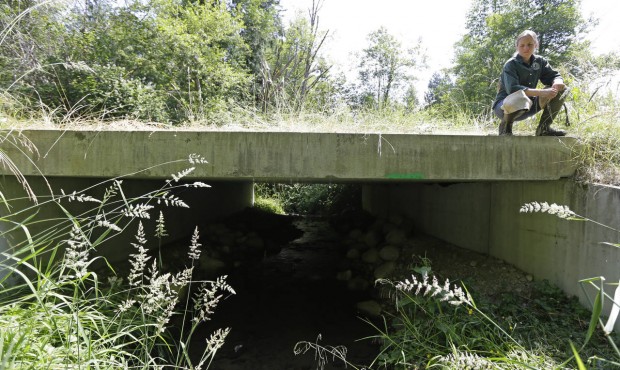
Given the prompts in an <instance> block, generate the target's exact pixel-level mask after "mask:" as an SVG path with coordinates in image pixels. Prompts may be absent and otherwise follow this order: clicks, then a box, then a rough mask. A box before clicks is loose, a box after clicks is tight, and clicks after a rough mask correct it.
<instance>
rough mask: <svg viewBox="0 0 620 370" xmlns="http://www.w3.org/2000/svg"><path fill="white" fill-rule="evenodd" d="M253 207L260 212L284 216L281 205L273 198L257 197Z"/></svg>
mask: <svg viewBox="0 0 620 370" xmlns="http://www.w3.org/2000/svg"><path fill="white" fill-rule="evenodd" d="M254 207H255V208H258V209H259V210H261V211H265V212H268V213H275V214H277V215H284V214H286V212H285V211H284V208H282V205H281V204H280V203H279V202H278V200H277V199H274V198H263V197H257V198H256V199H254Z"/></svg>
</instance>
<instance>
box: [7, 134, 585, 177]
mask: <svg viewBox="0 0 620 370" xmlns="http://www.w3.org/2000/svg"><path fill="white" fill-rule="evenodd" d="M22 133H23V135H24V136H25V137H26V138H28V139H30V140H31V141H32V142H33V143H34V145H35V146H36V148H38V152H39V155H38V156H36V155H29V156H28V158H25V157H24V155H22V153H21V151H22V150H23V149H22V148H18V147H16V146H11V145H6V144H7V143H5V144H4V145H2V150H3V151H4V152H5V153H6V154H7V156H8V157H9V158H11V159H12V160H13V161H15V162H16V164H17V166H18V168H20V170H21V171H22V173H24V175H26V176H30V175H32V176H38V175H40V174H43V175H45V176H59V177H79V178H83V177H99V178H108V177H116V176H125V175H128V174H134V175H133V177H135V178H151V179H153V178H168V177H170V175H171V174H172V173H173V172H174V171H176V170H178V169H180V168H183V167H186V166H187V162H185V163H182V162H175V163H170V162H171V161H175V160H178V159H184V158H188V156H189V155H190V154H192V153H194V154H198V155H201V156H202V157H204V158H205V159H206V160H207V161H208V162H209V163H208V164H207V165H204V166H202V165H201V166H196V170H195V171H194V172H193V173H191V174H190V175H188V178H190V179H201V180H227V181H270V182H282V181H284V182H291V181H292V182H300V181H305V182H350V181H356V182H383V181H397V182H403V181H405V182H408V181H424V182H438V181H452V182H454V181H468V182H469V181H506V180H512V181H517V180H519V181H520V180H557V179H560V178H564V177H570V176H571V175H572V174H573V173H574V171H575V164H574V163H573V161H572V160H571V159H572V158H571V148H572V147H573V146H574V145H575V143H576V141H575V139H573V138H561V139H554V138H547V137H497V136H445V135H444V136H433V135H403V134H384V135H382V134H350V133H348V134H344V133H340V134H335V133H293V132H210V131H62V130H28V131H23V132H22ZM31 159H32V161H31ZM156 165H157V166H156ZM153 166H156V167H153ZM146 168H148V169H146ZM145 169H146V170H145ZM2 171H4V172H3V173H4V174H10V173H8V172H7V170H6V169H4V170H2Z"/></svg>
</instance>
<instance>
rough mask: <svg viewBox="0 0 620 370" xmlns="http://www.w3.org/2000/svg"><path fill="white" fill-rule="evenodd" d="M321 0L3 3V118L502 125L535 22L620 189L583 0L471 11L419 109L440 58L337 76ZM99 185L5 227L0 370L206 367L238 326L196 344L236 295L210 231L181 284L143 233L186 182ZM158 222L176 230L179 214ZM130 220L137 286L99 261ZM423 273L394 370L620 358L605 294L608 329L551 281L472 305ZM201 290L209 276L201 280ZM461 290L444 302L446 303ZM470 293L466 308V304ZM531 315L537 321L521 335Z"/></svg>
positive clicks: (375, 127)
mask: <svg viewBox="0 0 620 370" xmlns="http://www.w3.org/2000/svg"><path fill="white" fill-rule="evenodd" d="M321 4H322V0H317V1H315V2H314V3H313V6H312V8H311V9H310V11H309V12H308V15H307V16H304V15H301V14H300V15H298V16H297V17H296V18H294V20H293V21H292V22H291V23H290V24H283V22H282V19H281V15H280V9H279V5H278V1H277V0H266V1H264V0H231V1H219V0H204V1H193V0H151V1H140V0H127V1H125V2H123V3H122V4H121V3H119V2H116V1H112V0H94V1H87V2H80V1H60V0H58V1H56V0H23V1H7V2H3V3H2V4H0V127H3V128H13V127H20V126H21V127H28V126H48V127H71V126H78V127H79V126H86V125H92V126H95V127H98V128H101V127H104V128H105V127H119V126H120V127H127V126H129V127H133V126H132V125H151V126H156V127H163V128H178V127H193V128H201V129H208V128H223V129H244V130H300V131H329V132H340V131H354V132H365V133H366V132H379V133H385V132H398V133H401V132H402V133H424V134H429V133H446V132H450V133H455V132H470V133H482V134H487V133H490V132H492V133H495V132H496V125H497V122H496V120H495V119H494V118H493V116H492V113H491V112H490V101H491V100H492V98H493V96H494V94H495V88H496V87H495V85H496V80H497V77H498V75H499V72H500V69H501V65H502V63H503V62H504V61H505V60H506V59H507V58H508V57H509V56H510V55H511V54H512V52H513V47H512V40H513V39H514V36H515V35H516V34H518V33H519V32H520V31H521V30H523V29H526V28H529V29H534V30H535V31H536V32H538V34H539V36H540V39H541V46H540V52H541V53H542V54H545V55H547V56H549V57H550V58H551V59H552V60H553V61H554V66H555V67H557V68H558V69H560V70H561V71H562V73H563V76H565V79H566V82H567V84H568V86H569V87H570V93H571V96H570V98H569V101H568V104H567V109H566V112H565V113H563V114H562V115H561V116H560V117H559V118H558V123H560V122H562V121H565V122H567V123H570V133H571V135H572V136H575V137H577V139H578V141H579V145H578V146H576V147H575V148H572V149H573V150H574V155H575V160H576V161H578V163H580V169H579V171H578V177H577V179H578V180H583V181H589V182H599V183H606V184H620V180H619V179H620V145H619V144H620V126H619V125H620V123H619V121H618V114H619V112H620V103H619V102H618V99H617V86H616V85H613V84H614V83H615V82H613V81H614V80H613V79H612V78H610V76H614V75H615V76H617V75H618V71H619V70H620V58H619V57H618V55H615V54H611V55H604V56H598V57H595V56H593V55H591V54H590V53H589V51H588V44H587V42H586V41H584V40H583V37H582V36H583V35H584V34H585V33H586V32H588V27H590V25H591V24H593V22H590V21H589V20H586V19H583V17H582V15H581V14H580V13H579V10H578V9H579V1H578V0H536V1H525V0H499V1H498V0H475V1H473V6H472V8H471V10H470V12H469V13H468V14H467V28H468V32H467V34H465V35H464V36H463V38H462V39H461V40H460V41H459V43H458V44H457V47H456V50H455V56H454V57H455V66H454V67H453V68H451V69H448V70H442V71H435V74H434V77H433V79H432V80H431V82H430V83H429V86H428V91H427V92H426V93H425V95H424V102H419V101H418V100H417V98H416V96H417V95H416V92H415V89H414V88H413V85H412V81H414V80H415V78H416V74H417V73H418V72H419V71H420V69H421V68H424V67H425V64H424V56H423V53H422V52H421V50H420V49H419V48H413V49H411V50H404V49H403V48H402V45H401V44H400V42H399V41H398V40H396V39H395V38H394V36H392V35H390V34H389V32H388V31H387V30H386V29H384V28H380V29H378V30H376V31H374V32H372V33H371V34H369V35H368V42H369V44H368V46H367V47H366V48H364V49H363V50H361V53H360V54H359V60H358V63H357V65H358V67H359V70H358V71H357V72H358V75H359V76H360V77H361V82H355V81H347V79H346V77H345V76H342V75H335V74H332V73H331V69H332V66H331V65H330V64H329V63H328V61H327V60H326V59H325V58H324V57H323V56H322V50H323V48H324V46H325V44H326V43H327V42H328V33H327V32H326V31H322V30H321V29H320V27H319V22H318V20H319V12H320V5H321ZM614 92H615V94H614ZM535 125H536V123H535V122H533V121H532V120H528V121H524V122H521V123H518V124H517V125H516V127H515V132H516V133H517V134H519V133H528V134H530V133H532V132H533V131H534V127H535ZM5 140H10V141H12V142H13V143H15V144H17V143H23V142H24V141H23V140H22V139H21V138H19V139H15V138H8V137H7V138H4V139H3V142H8V141H5ZM12 145H13V144H12ZM1 154H2V151H1V150H0V155H1ZM190 161H196V158H195V157H192V158H190ZM0 162H1V163H2V164H3V165H5V166H8V167H9V168H11V169H12V170H14V172H15V175H16V177H17V179H18V180H20V181H21V182H22V183H23V185H24V187H25V188H26V189H27V190H28V189H29V188H28V185H27V183H26V182H25V179H24V178H22V177H20V175H19V169H15V168H13V167H11V161H10V158H6V156H0ZM179 175H182V174H179ZM101 186H102V187H104V188H105V189H104V191H102V192H101V193H102V194H103V196H102V197H99V198H95V197H94V196H91V195H88V194H86V193H82V192H77V193H73V194H69V195H67V194H54V195H52V197H50V198H44V199H39V200H38V202H39V204H38V205H32V206H27V207H25V208H14V209H13V210H11V211H9V214H8V215H7V216H5V217H3V218H2V219H0V222H2V224H5V225H6V227H7V228H6V229H2V230H3V231H2V232H1V233H0V237H2V238H7V237H9V236H10V235H12V234H14V233H16V232H23V233H24V234H25V235H27V237H26V239H25V240H24V242H23V243H20V244H18V245H16V246H14V249H13V250H11V251H10V253H7V254H5V255H4V256H3V259H2V260H1V262H0V264H1V266H0V267H2V269H3V270H6V271H9V273H8V275H5V276H3V277H2V280H1V281H0V282H1V283H2V288H3V292H2V295H0V367H2V368H19V367H25V368H33V369H38V368H60V367H62V368H70V367H82V366H85V367H87V368H102V369H112V368H136V369H137V368H142V369H144V368H155V367H156V366H159V365H169V366H174V367H176V368H198V367H200V366H199V364H201V365H205V366H208V363H209V361H210V360H211V359H212V358H213V356H214V355H215V353H216V352H217V350H218V348H219V347H220V346H221V345H222V343H223V340H224V338H225V336H226V333H227V330H226V329H223V330H219V331H216V332H214V333H213V335H212V336H211V337H210V340H209V342H208V343H207V345H206V349H205V350H204V351H200V353H199V356H194V354H195V353H196V352H193V351H190V349H189V343H190V340H191V337H192V334H193V333H194V330H195V329H196V327H197V326H198V325H200V323H201V322H202V321H204V320H206V319H207V318H208V316H209V315H210V314H211V313H212V310H213V309H214V308H215V305H216V304H217V302H218V300H219V299H221V298H222V297H223V295H224V294H232V293H234V291H233V290H232V288H231V287H229V286H228V285H227V284H226V282H225V281H224V280H222V279H219V280H217V281H206V282H197V281H194V278H193V273H194V271H193V268H192V267H191V266H193V261H194V260H195V259H196V258H198V257H197V255H198V253H199V252H198V246H199V244H198V242H197V235H196V236H195V239H193V240H192V241H190V242H189V243H188V244H189V246H188V249H189V252H188V261H189V264H190V267H188V268H187V269H186V270H184V271H182V272H180V273H178V274H170V273H165V272H163V271H160V270H159V269H158V266H157V264H155V265H152V266H151V262H152V261H156V258H154V257H149V256H148V255H146V253H145V243H146V238H147V237H146V235H145V233H144V230H143V228H142V227H140V226H139V225H137V220H138V219H140V218H143V217H146V215H147V214H150V213H151V212H152V209H153V203H156V202H157V201H160V202H162V203H166V204H170V205H176V206H183V204H184V203H183V202H182V200H181V199H178V198H176V197H175V196H173V195H172V193H170V190H171V189H172V188H171V187H170V186H175V185H173V183H167V185H166V186H165V187H164V188H162V189H158V190H157V191H154V192H152V193H149V194H147V195H145V196H142V197H140V198H135V199H128V198H126V197H125V196H124V194H123V191H122V183H121V181H120V180H118V179H116V180H113V181H112V182H109V183H106V184H102V185H101ZM193 186H196V187H200V186H202V185H201V184H200V183H194V184H193ZM358 190H359V189H358V188H356V187H354V186H341V185H339V186H336V185H332V184H319V185H303V184H293V185H282V184H280V185H266V184H262V185H257V193H258V194H259V197H258V198H257V199H256V203H255V204H256V207H257V208H259V209H261V210H266V211H270V212H273V213H278V214H282V213H293V214H332V213H333V212H334V211H335V210H344V209H346V208H347V207H350V206H351V205H353V204H357V202H356V201H355V200H356V199H357V198H356V197H358V196H359V192H358ZM0 195H2V194H1V193H0ZM30 195H34V194H33V193H30ZM1 200H2V204H1V205H2V206H7V205H9V204H10V203H12V201H13V200H10V199H5V198H4V196H3V195H2V199H1ZM69 201H73V202H75V201H79V202H90V203H92V204H93V208H92V209H90V210H89V211H87V212H85V213H79V214H73V213H72V212H70V207H68V206H67V205H66V203H68V202H69ZM42 205H45V206H55V207H60V209H62V210H63V211H64V212H65V213H66V215H67V217H66V218H65V219H63V220H46V221H41V220H37V219H36V218H35V215H36V213H37V210H38V209H39V208H38V207H40V206H42ZM48 223H49V225H48V226H45V227H42V228H41V226H40V225H42V224H48ZM160 226H161V227H160V228H158V231H159V234H158V235H159V237H161V236H162V235H163V233H164V229H163V222H162V223H160ZM31 229H32V230H34V229H38V230H42V231H40V232H30V230H31ZM133 229H137V235H136V239H135V241H134V243H133V247H135V249H136V250H135V253H134V254H133V258H132V266H133V269H132V271H131V274H130V276H128V281H127V282H124V283H122V282H120V280H118V278H117V277H116V276H115V274H114V272H113V271H111V270H110V269H109V268H106V264H105V263H104V262H105V261H103V260H102V259H101V258H98V257H95V256H94V254H93V252H94V250H95V249H96V247H97V246H99V245H101V244H102V243H104V242H106V243H107V242H109V240H110V239H112V238H114V237H116V236H118V235H120V233H121V232H127V231H128V230H133ZM147 262H148V264H147ZM95 266H97V269H95ZM425 271H426V273H427V274H426V275H418V277H417V279H418V280H415V281H406V280H405V281H402V282H396V283H394V284H393V286H392V288H393V294H394V297H395V307H394V312H393V316H392V317H390V318H389V319H386V322H385V325H384V326H377V330H378V333H379V334H378V337H379V338H381V339H382V340H383V341H384V343H385V346H384V348H383V349H384V351H383V353H382V354H381V355H380V356H379V358H378V359H377V364H381V365H382V366H388V367H397V368H398V366H403V367H404V368H417V367H419V366H428V367H437V368H465V366H470V367H471V368H550V367H560V366H564V365H565V364H563V361H568V360H572V359H573V358H574V360H572V361H573V362H574V363H573V362H571V364H572V365H566V366H574V364H577V366H579V367H580V363H579V361H581V360H580V356H581V357H584V358H587V360H586V363H588V362H589V366H594V367H596V366H600V367H601V368H604V367H606V366H608V365H610V366H611V365H614V363H612V362H609V361H616V362H618V361H619V360H618V357H620V356H619V355H618V352H617V350H615V351H614V350H609V348H608V347H604V348H603V346H604V344H605V342H604V340H603V339H610V340H611V342H610V343H611V345H613V343H614V340H615V341H616V342H617V338H616V337H614V336H607V338H600V337H599V335H598V334H595V333H594V330H593V328H596V323H597V322H598V320H599V319H600V318H599V317H598V316H597V315H596V313H597V312H598V313H600V311H597V309H596V308H597V307H598V305H599V303H598V302H600V300H601V299H602V298H600V297H604V295H603V294H601V293H600V290H599V293H598V295H596V297H595V298H594V299H593V301H592V302H593V308H594V312H595V315H594V316H593V319H592V320H591V321H590V322H594V326H592V324H590V326H587V320H586V321H585V323H586V325H584V326H577V325H573V326H572V327H571V325H572V324H571V323H575V322H579V321H580V319H579V318H581V317H587V316H586V314H585V313H584V312H583V311H582V310H581V309H580V308H579V307H578V306H577V305H576V304H575V302H572V301H567V299H565V297H563V296H562V295H561V294H560V293H559V292H557V291H556V290H553V289H551V288H549V287H548V286H541V287H540V292H539V293H540V296H536V297H533V301H531V302H527V304H528V306H527V308H528V309H527V310H524V309H522V308H523V305H524V302H520V301H519V302H518V301H513V299H514V297H512V296H504V297H500V299H499V300H498V301H495V302H485V301H479V300H478V299H477V298H476V300H474V299H473V298H472V297H471V296H470V295H468V294H467V293H466V292H462V291H460V290H459V289H460V287H459V286H456V287H455V286H454V285H446V286H444V285H440V284H439V283H438V282H435V281H433V278H432V276H430V275H428V273H429V271H430V270H428V269H427V270H425ZM105 275H110V277H111V278H112V279H111V280H109V281H108V280H105V279H104V276H105ZM596 282H598V281H596V280H587V281H584V282H583V283H584V284H588V285H592V284H594V283H596ZM200 283H204V285H201V287H196V286H195V285H199V284H200ZM594 286H595V287H597V286H599V285H596V284H594ZM418 287H420V288H424V289H425V290H426V289H429V290H428V291H429V295H431V296H430V297H429V296H420V295H419V294H418V293H416V290H417V288H418ZM192 289H193V290H192ZM192 293H197V295H196V294H194V295H192ZM446 297H449V298H448V299H447V302H440V301H441V300H442V299H444V298H446ZM455 297H456V298H455ZM454 299H456V300H457V301H458V302H457V301H453V303H459V305H457V306H455V305H453V304H450V300H454ZM190 302H191V303H190ZM190 304H191V306H189V305H190ZM557 305H562V306H570V307H571V309H572V310H573V314H574V315H571V317H561V316H560V317H553V319H549V317H548V316H545V315H548V313H549V312H556V310H555V308H556V306H557ZM190 307H193V309H188V308H190ZM557 311H558V312H559V311H560V310H557ZM176 312H178V313H179V314H180V316H181V317H182V319H181V320H183V322H190V323H191V324H189V325H187V326H183V325H181V327H183V328H184V329H183V331H182V332H181V333H174V335H172V334H171V333H169V331H168V328H169V321H170V320H175V319H177V316H175V315H174V314H175V313H176ZM489 312H492V313H493V314H492V315H491V314H490V313H489ZM562 312H565V311H562ZM185 315H193V318H194V319H195V320H191V318H188V317H185ZM505 317H510V318H511V319H510V320H504V318H505ZM185 319H187V320H185ZM388 320H389V321H388ZM582 321H583V320H582ZM517 322H518V323H527V326H525V327H523V326H519V327H514V326H513V325H512V323H517ZM565 324H566V325H565ZM584 331H585V333H586V335H587V338H588V340H589V341H590V345H591V346H590V347H583V346H581V347H580V346H579V345H581V344H582V343H583V342H588V340H582V339H583V336H584V334H583V333H584ZM597 333H598V332H597ZM569 341H570V343H569ZM573 342H574V343H575V344H576V345H577V347H574V346H572V345H573ZM592 343H594V344H595V347H594V348H593V346H592ZM571 346H572V347H571ZM571 348H572V350H571ZM598 349H602V350H601V352H597V350H598ZM573 356H574V357H573ZM595 356H602V357H605V358H606V359H608V360H607V362H606V361H605V360H601V359H597V358H596V357H595Z"/></svg>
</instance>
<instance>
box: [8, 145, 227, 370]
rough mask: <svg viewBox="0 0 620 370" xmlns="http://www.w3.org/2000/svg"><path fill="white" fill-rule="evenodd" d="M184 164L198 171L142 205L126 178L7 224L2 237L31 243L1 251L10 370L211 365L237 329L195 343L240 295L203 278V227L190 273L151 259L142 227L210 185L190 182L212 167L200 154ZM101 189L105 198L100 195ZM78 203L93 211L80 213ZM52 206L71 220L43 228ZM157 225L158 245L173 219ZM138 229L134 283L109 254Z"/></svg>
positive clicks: (13, 216) (50, 201)
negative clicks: (198, 274)
mask: <svg viewBox="0 0 620 370" xmlns="http://www.w3.org/2000/svg"><path fill="white" fill-rule="evenodd" d="M183 161H186V162H188V165H190V166H192V167H189V168H188V169H187V170H183V171H180V172H179V173H177V174H173V175H172V179H171V180H169V181H167V182H165V184H164V185H163V186H162V187H161V188H159V189H156V190H154V191H151V192H148V193H146V194H143V195H140V196H138V197H129V196H127V195H126V193H125V191H124V190H123V179H122V178H116V179H111V180H109V181H104V182H102V183H100V184H98V185H96V186H93V187H91V188H88V189H86V190H84V191H76V192H71V193H69V194H67V193H65V192H62V193H61V194H52V195H51V196H49V197H47V198H41V199H40V202H39V204H37V205H32V206H30V207H26V208H23V209H19V210H15V211H13V212H11V213H8V214H6V215H5V216H4V217H2V218H1V219H0V222H1V223H2V225H1V226H3V229H2V230H3V231H2V233H1V234H0V237H2V238H6V237H7V236H8V235H9V234H11V233H15V232H16V230H19V231H22V232H23V235H24V236H23V238H22V239H23V241H22V242H17V243H15V242H14V243H13V245H12V247H11V248H10V249H9V250H5V251H1V252H2V253H1V255H2V257H3V259H2V262H1V263H0V271H2V273H3V275H4V276H3V277H2V279H1V280H0V283H1V284H2V294H0V368H3V369H4V368H6V369H9V368H10V369H12V368H28V369H61V368H62V369H74V368H75V369H78V368H79V369H120V368H122V369H157V368H178V369H201V368H202V369H204V368H208V367H209V364H210V362H211V360H212V359H213V356H214V355H215V353H216V352H217V350H218V349H219V348H220V347H221V346H222V345H223V343H224V339H225V338H226V335H227V334H228V332H229V330H230V329H229V328H222V329H218V330H216V331H215V332H213V333H211V335H210V337H209V338H206V342H203V343H202V344H200V345H201V346H202V347H203V349H202V350H200V351H197V350H195V349H191V347H192V346H195V345H196V341H195V340H193V335H194V333H195V330H196V329H197V328H198V327H199V326H200V325H201V324H202V323H203V322H205V321H207V320H209V319H210V317H211V315H212V314H213V312H214V310H215V308H216V307H217V304H218V303H219V302H220V301H221V300H222V299H224V298H225V297H226V295H229V294H234V293H235V292H234V290H233V289H232V288H231V287H230V286H229V285H228V284H227V283H226V277H225V276H224V277H221V278H218V279H217V280H215V281H197V280H194V278H193V276H194V266H195V264H196V261H197V259H198V258H199V257H200V246H201V245H200V243H199V233H198V229H196V231H195V232H194V235H193V236H192V238H191V240H188V249H187V253H188V257H187V258H188V259H187V261H188V263H187V265H186V267H185V268H184V269H182V270H181V271H170V272H166V271H161V270H160V269H159V267H158V266H160V265H161V264H160V263H158V261H157V257H156V256H154V255H153V254H152V253H149V252H148V249H149V242H148V238H149V237H148V236H147V235H146V232H145V228H144V227H143V223H142V221H143V220H146V219H151V218H153V215H152V213H153V212H155V210H156V207H155V205H159V206H160V207H164V208H165V207H187V204H186V203H185V202H184V201H183V200H182V199H180V198H179V197H177V196H176V195H174V191H175V190H176V189H178V188H185V187H192V188H206V187H208V186H207V185H206V184H204V183H201V182H193V183H192V182H187V183H183V181H182V179H183V177H184V176H186V175H187V174H189V173H191V172H192V171H193V168H195V166H197V165H200V164H201V163H204V159H202V158H201V157H200V156H196V155H190V156H189V159H187V160H183ZM175 162H177V161H175ZM100 188H101V190H103V191H97V190H99V189H100ZM89 193H95V194H97V193H99V194H103V195H102V196H101V197H99V198H97V197H94V196H91V195H89ZM11 201H12V200H10V199H8V200H5V201H4V202H3V203H6V204H10V203H11ZM70 202H81V203H84V204H92V207H87V208H88V210H87V211H85V212H81V213H79V214H73V213H72V212H71V211H70V209H71V208H72V207H71V206H70V205H69V203H70ZM43 206H55V207H57V209H58V210H60V211H61V212H62V214H64V217H60V218H58V219H55V220H44V221H46V222H45V224H44V225H45V226H42V223H41V222H42V220H38V219H37V215H36V214H37V212H38V210H39V209H40V207H43ZM19 220H21V221H19ZM157 220H158V221H157V227H156V228H155V229H156V232H155V235H153V236H152V238H154V239H155V240H158V239H160V238H161V237H162V236H163V235H165V234H166V231H165V222H164V218H163V213H160V215H159V217H158V218H157ZM31 230H32V231H31ZM130 230H134V231H135V239H134V241H133V242H132V243H130V244H131V245H128V246H127V247H131V248H132V249H133V251H134V252H133V253H132V254H131V258H130V263H131V268H130V270H129V271H127V275H124V274H122V273H121V272H117V271H115V270H114V269H113V267H112V266H111V265H110V264H108V263H107V261H106V259H105V257H103V255H104V254H105V253H101V252H102V250H101V249H102V248H104V246H105V245H110V244H109V243H114V242H115V238H117V237H118V236H120V235H121V234H122V233H126V232H129V231H130ZM104 242H105V243H106V244H104ZM102 262H105V263H102Z"/></svg>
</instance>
